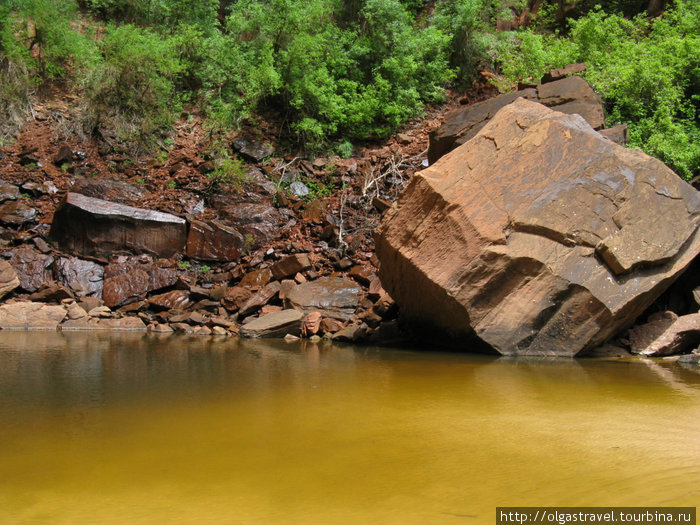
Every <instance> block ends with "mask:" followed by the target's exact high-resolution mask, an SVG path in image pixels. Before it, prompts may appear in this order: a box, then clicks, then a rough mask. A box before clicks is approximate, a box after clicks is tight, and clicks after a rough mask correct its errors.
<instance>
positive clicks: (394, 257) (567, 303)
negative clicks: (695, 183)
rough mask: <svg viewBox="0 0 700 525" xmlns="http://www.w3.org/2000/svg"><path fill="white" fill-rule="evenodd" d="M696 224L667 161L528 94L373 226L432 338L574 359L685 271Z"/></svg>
mask: <svg viewBox="0 0 700 525" xmlns="http://www.w3.org/2000/svg"><path fill="white" fill-rule="evenodd" d="M571 78H574V77H571ZM565 80H569V79H565ZM561 82H563V81H561ZM553 84H554V83H553ZM553 84H546V85H545V86H549V85H553ZM698 224H700V196H699V195H698V192H697V191H696V190H695V189H693V188H692V187H691V186H690V185H688V184H687V183H685V182H684V181H682V180H681V179H680V178H679V177H678V176H677V175H676V174H674V173H673V172H672V171H671V170H669V169H668V168H667V167H666V166H664V165H663V164H662V163H661V162H660V161H658V160H656V159H653V158H651V157H649V156H647V155H645V154H644V153H642V152H641V151H639V150H632V149H626V148H622V147H620V146H618V145H616V144H614V143H612V142H610V141H608V140H606V139H604V138H603V137H601V136H600V135H599V134H598V133H595V132H594V131H593V130H592V128H591V127H590V126H589V125H587V124H586V122H585V121H584V120H583V119H582V118H581V117H579V116H576V115H565V114H563V113H559V112H556V111H552V110H550V109H547V108H545V107H543V106H542V105H540V104H536V103H534V102H530V101H527V100H523V99H520V100H518V101H516V102H514V103H512V104H510V105H508V106H506V107H505V108H503V109H502V110H501V111H499V113H498V114H497V115H496V116H495V117H494V118H493V120H491V122H489V124H488V125H487V126H486V127H484V128H483V129H482V130H481V132H479V134H478V135H477V136H476V137H475V138H474V139H472V140H471V141H469V142H468V143H466V144H465V145H463V146H462V147H460V148H457V149H456V150H454V151H453V152H451V153H450V154H449V155H446V156H445V157H444V158H442V159H441V160H440V161H438V162H437V163H436V164H434V165H433V166H431V167H429V168H428V169H426V170H424V171H422V172H420V173H417V174H416V175H415V176H414V177H413V178H412V179H411V181H410V183H409V185H408V186H407V188H406V190H405V191H404V193H403V195H402V196H401V198H400V200H399V203H398V206H397V207H396V208H392V209H391V210H390V211H389V212H387V216H386V217H385V218H384V220H383V222H382V224H381V226H380V228H379V230H378V232H377V236H376V241H377V253H378V255H379V257H380V259H381V261H382V265H381V269H380V271H379V277H380V278H381V280H382V284H383V285H384V287H385V288H386V290H387V292H389V293H390V294H391V296H392V297H393V298H394V299H395V300H396V301H397V303H398V304H399V305H400V308H401V313H402V316H404V317H405V319H406V321H407V322H408V323H409V325H410V326H413V327H421V328H423V329H425V330H426V331H428V332H429V333H431V335H435V334H441V335H446V334H449V335H451V336H452V337H453V338H455V339H454V340H455V341H462V344H464V345H465V346H467V345H469V344H470V343H469V342H468V341H469V339H470V337H471V338H472V339H474V337H473V336H474V335H476V336H477V337H478V338H479V339H481V341H483V342H485V343H487V344H488V345H490V346H491V347H492V348H494V349H495V350H496V351H498V352H500V353H502V354H507V355H523V354H525V355H561V356H573V355H576V354H579V353H584V352H586V351H587V350H589V349H591V348H593V347H595V346H597V345H600V344H602V343H603V342H605V340H607V339H608V338H610V337H611V336H613V335H615V334H616V333H618V332H619V331H620V330H622V329H623V328H625V327H627V326H629V325H630V324H631V323H632V321H633V320H634V319H635V318H636V317H637V316H639V315H640V314H641V313H642V312H643V311H644V310H645V309H646V308H647V307H648V306H649V305H650V304H651V303H652V302H653V301H654V300H655V299H656V298H657V297H658V296H659V295H660V294H661V293H662V292H663V291H664V290H665V289H667V288H668V286H669V285H670V284H671V283H672V282H673V280H674V279H676V278H677V277H678V276H679V275H680V274H681V273H682V272H683V270H684V269H685V268H687V267H688V265H689V264H690V262H691V261H692V260H693V259H694V258H695V256H696V255H697V254H698V253H700V235H698Z"/></svg>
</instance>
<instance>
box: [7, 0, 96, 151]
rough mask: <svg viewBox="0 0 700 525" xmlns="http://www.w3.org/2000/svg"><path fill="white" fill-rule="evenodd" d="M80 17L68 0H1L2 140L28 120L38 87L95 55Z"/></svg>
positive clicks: (69, 73)
mask: <svg viewBox="0 0 700 525" xmlns="http://www.w3.org/2000/svg"><path fill="white" fill-rule="evenodd" d="M76 17H77V9H76V5H75V3H74V2H72V1H68V0H64V1H58V0H24V1H21V2H20V1H8V0H5V1H4V2H3V3H2V4H0V100H2V102H3V103H2V104H0V144H2V143H4V142H6V141H7V140H8V139H10V138H11V137H12V136H14V134H15V133H16V132H17V131H18V129H19V127H20V126H21V125H22V124H23V122H24V121H25V119H26V116H27V115H28V114H29V112H30V109H31V104H32V100H33V98H34V95H35V93H36V91H37V90H38V88H40V87H41V86H42V85H43V84H44V83H46V82H47V81H52V80H56V79H67V78H69V77H71V76H75V75H74V74H75V73H78V72H80V71H81V70H82V69H84V68H86V67H89V64H90V63H92V62H93V61H94V59H95V57H96V53H95V50H96V48H95V45H94V43H93V41H92V40H91V39H90V38H89V31H88V30H87V29H88V28H85V27H80V24H79V22H80V21H79V19H78V20H77V21H76V20H75V19H76Z"/></svg>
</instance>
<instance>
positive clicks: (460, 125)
mask: <svg viewBox="0 0 700 525" xmlns="http://www.w3.org/2000/svg"><path fill="white" fill-rule="evenodd" d="M517 98H524V99H527V100H532V101H535V102H539V103H541V104H544V105H545V106H547V107H551V108H554V109H556V110H557V111H561V112H563V113H569V114H574V113H578V114H579V115H581V116H582V117H583V118H584V119H586V121H587V122H588V123H589V124H590V125H591V126H592V127H593V128H594V129H601V128H602V127H603V126H604V125H605V115H604V114H603V106H602V105H601V104H600V101H599V100H598V97H597V95H596V94H595V92H594V91H593V88H591V86H590V85H588V82H586V81H585V80H583V79H582V78H581V77H567V78H563V79H561V80H557V81H554V82H550V83H548V84H542V85H540V86H537V88H528V89H523V90H521V91H515V92H513V93H506V94H505V95H500V96H498V97H495V98H491V99H488V100H485V101H483V102H479V103H477V104H473V105H471V106H466V107H464V108H460V109H457V110H455V111H453V112H451V113H449V114H448V115H447V116H446V117H445V123H444V124H443V125H442V126H440V127H439V128H438V129H437V130H435V131H434V132H432V133H431V134H430V147H429V149H428V160H429V161H430V163H431V164H432V163H434V162H435V161H437V160H438V159H439V158H440V157H442V156H443V155H444V154H445V153H447V152H449V151H452V150H453V149H455V148H456V147H458V146H460V145H462V144H464V143H465V142H467V141H468V140H470V139H471V138H473V137H474V136H475V135H476V134H477V133H478V132H479V131H480V130H481V128H483V127H484V126H485V125H486V124H487V122H488V121H489V120H491V118H493V116H494V115H495V114H496V112H497V111H498V110H500V109H501V108H503V107H505V106H507V105H508V104H510V103H511V102H513V101H514V100H516V99H517Z"/></svg>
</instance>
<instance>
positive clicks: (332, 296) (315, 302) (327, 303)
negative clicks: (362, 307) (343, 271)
mask: <svg viewBox="0 0 700 525" xmlns="http://www.w3.org/2000/svg"><path fill="white" fill-rule="evenodd" d="M361 295H362V290H361V289H360V287H359V286H358V285H357V284H356V283H354V282H353V281H349V280H347V279H342V278H338V277H330V278H329V277H321V278H320V279H317V280H316V281H309V282H306V283H303V284H299V285H297V286H295V287H294V288H292V290H290V291H289V293H288V294H287V300H286V301H285V304H289V306H291V307H292V308H296V309H298V310H301V311H303V312H311V311H314V310H318V311H321V312H322V313H323V315H324V316H325V317H333V318H336V319H340V320H342V321H346V320H347V319H349V318H350V316H352V314H353V313H354V312H355V309H356V308H357V306H358V304H359V302H360V298H361Z"/></svg>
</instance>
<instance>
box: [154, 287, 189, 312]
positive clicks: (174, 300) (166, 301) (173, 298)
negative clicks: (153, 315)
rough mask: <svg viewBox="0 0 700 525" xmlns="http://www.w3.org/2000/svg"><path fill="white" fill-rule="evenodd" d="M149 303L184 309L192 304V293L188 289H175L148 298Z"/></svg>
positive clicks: (161, 306)
mask: <svg viewBox="0 0 700 525" xmlns="http://www.w3.org/2000/svg"><path fill="white" fill-rule="evenodd" d="M148 304H150V305H152V306H158V307H160V308H166V309H179V310H184V309H185V308H187V307H188V306H190V305H191V304H192V301H191V300H190V293H189V292H188V291H186V290H173V291H171V292H165V293H162V294H159V295H154V296H152V297H150V298H149V299H148Z"/></svg>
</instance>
